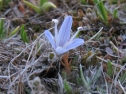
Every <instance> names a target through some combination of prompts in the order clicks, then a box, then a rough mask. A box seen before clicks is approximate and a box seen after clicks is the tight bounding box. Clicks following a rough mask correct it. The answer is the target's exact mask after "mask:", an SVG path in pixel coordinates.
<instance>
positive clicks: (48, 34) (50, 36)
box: [44, 30, 56, 49]
mask: <svg viewBox="0 0 126 94" xmlns="http://www.w3.org/2000/svg"><path fill="white" fill-rule="evenodd" d="M44 34H45V36H46V37H47V39H48V40H49V42H50V43H51V45H52V47H53V48H54V49H55V48H56V44H55V41H54V37H53V36H52V34H51V33H50V32H49V30H45V31H44Z"/></svg>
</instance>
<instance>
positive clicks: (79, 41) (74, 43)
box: [66, 38, 84, 50]
mask: <svg viewBox="0 0 126 94" xmlns="http://www.w3.org/2000/svg"><path fill="white" fill-rule="evenodd" d="M83 43H84V40H83V39H80V38H76V39H74V40H73V41H72V42H71V41H70V44H69V45H67V47H66V49H67V50H71V49H74V48H76V47H78V46H80V45H82V44H83Z"/></svg>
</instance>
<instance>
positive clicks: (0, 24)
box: [0, 18, 4, 35]
mask: <svg viewBox="0 0 126 94" xmlns="http://www.w3.org/2000/svg"><path fill="white" fill-rule="evenodd" d="M3 29H4V18H1V19H0V35H1V34H2V33H3Z"/></svg>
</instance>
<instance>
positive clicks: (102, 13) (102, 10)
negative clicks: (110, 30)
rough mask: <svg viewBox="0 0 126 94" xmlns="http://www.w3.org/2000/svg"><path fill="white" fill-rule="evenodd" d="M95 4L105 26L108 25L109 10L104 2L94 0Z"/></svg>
mask: <svg viewBox="0 0 126 94" xmlns="http://www.w3.org/2000/svg"><path fill="white" fill-rule="evenodd" d="M94 3H95V5H96V7H97V9H98V12H99V15H100V17H101V19H102V20H103V22H104V23H105V24H108V14H107V10H106V8H105V6H104V4H103V1H102V0H94Z"/></svg>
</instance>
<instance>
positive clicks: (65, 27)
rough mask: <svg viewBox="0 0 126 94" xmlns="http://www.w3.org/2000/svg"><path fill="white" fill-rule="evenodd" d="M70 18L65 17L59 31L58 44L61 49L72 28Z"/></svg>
mask: <svg viewBox="0 0 126 94" xmlns="http://www.w3.org/2000/svg"><path fill="white" fill-rule="evenodd" d="M72 21H73V20H72V17H71V16H67V17H66V18H65V20H64V21H63V24H62V26H61V28H60V30H59V35H58V44H59V46H61V47H63V45H64V44H65V43H66V42H67V41H68V40H69V39H70V31H71V26H72Z"/></svg>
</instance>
